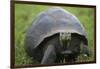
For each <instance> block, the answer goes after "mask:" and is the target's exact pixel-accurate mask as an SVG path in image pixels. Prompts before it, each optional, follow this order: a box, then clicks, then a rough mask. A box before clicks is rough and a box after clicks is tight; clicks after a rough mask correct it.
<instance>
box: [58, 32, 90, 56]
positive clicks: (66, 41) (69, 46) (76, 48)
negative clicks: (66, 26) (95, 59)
mask: <svg viewBox="0 0 100 69" xmlns="http://www.w3.org/2000/svg"><path fill="white" fill-rule="evenodd" d="M81 37H82V36H80V35H78V34H76V33H70V32H68V33H66V32H61V33H60V37H59V39H60V44H61V46H62V47H63V49H64V50H63V51H62V52H61V54H63V55H65V57H66V56H70V55H72V56H75V57H77V56H78V55H80V54H82V55H83V56H85V57H87V56H89V50H88V47H87V45H86V43H84V42H83V40H82V38H81ZM82 43H83V44H82Z"/></svg>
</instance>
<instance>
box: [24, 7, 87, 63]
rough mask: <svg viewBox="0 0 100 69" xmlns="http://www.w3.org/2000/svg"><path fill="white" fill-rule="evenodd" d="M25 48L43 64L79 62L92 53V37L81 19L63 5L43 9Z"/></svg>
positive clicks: (28, 34)
mask: <svg viewBox="0 0 100 69" xmlns="http://www.w3.org/2000/svg"><path fill="white" fill-rule="evenodd" d="M25 49H26V51H27V53H28V55H30V56H31V57H33V59H34V60H37V61H38V62H39V63H40V64H52V63H65V62H66V63H67V62H75V61H76V60H77V58H78V56H79V55H80V54H83V55H84V56H88V55H89V51H88V40H87V35H86V32H85V30H84V27H83V26H82V24H81V23H80V21H79V20H78V19H77V18H76V17H75V16H74V15H72V14H71V13H69V12H68V11H66V10H64V9H62V8H60V7H52V8H50V9H48V10H46V11H44V12H41V13H40V14H39V15H38V16H37V17H36V18H35V19H34V20H33V22H32V25H31V26H30V27H29V29H28V30H27V32H26V36H25Z"/></svg>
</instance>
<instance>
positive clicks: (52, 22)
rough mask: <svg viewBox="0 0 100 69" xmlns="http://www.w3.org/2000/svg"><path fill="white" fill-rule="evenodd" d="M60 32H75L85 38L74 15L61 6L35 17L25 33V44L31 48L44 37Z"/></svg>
mask: <svg viewBox="0 0 100 69" xmlns="http://www.w3.org/2000/svg"><path fill="white" fill-rule="evenodd" d="M60 32H70V33H77V34H79V35H82V36H84V38H85V39H87V37H86V33H85V30H84V28H83V26H82V25H81V23H80V21H79V20H78V19H77V18H76V17H75V16H74V15H72V14H71V13H69V12H68V11H66V10H64V9H62V8H59V7H53V8H50V9H48V10H46V11H44V12H41V13H40V14H39V15H38V16H37V17H36V18H35V20H34V21H33V24H32V25H31V27H30V28H29V29H28V31H27V33H26V38H25V45H26V46H27V47H28V48H30V50H32V49H34V48H36V47H37V46H39V44H40V43H41V42H42V41H43V40H44V39H45V38H47V37H50V36H52V35H54V34H56V33H60Z"/></svg>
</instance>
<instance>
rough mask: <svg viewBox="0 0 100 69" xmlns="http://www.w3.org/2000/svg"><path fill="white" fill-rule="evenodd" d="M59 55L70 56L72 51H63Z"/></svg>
mask: <svg viewBox="0 0 100 69" xmlns="http://www.w3.org/2000/svg"><path fill="white" fill-rule="evenodd" d="M61 54H62V55H69V54H72V51H70V50H65V51H62V52H61Z"/></svg>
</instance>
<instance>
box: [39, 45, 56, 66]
mask: <svg viewBox="0 0 100 69" xmlns="http://www.w3.org/2000/svg"><path fill="white" fill-rule="evenodd" d="M55 59H56V52H55V48H54V45H48V47H47V48H46V49H45V52H44V56H43V59H42V61H41V64H52V63H54V62H55Z"/></svg>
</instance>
